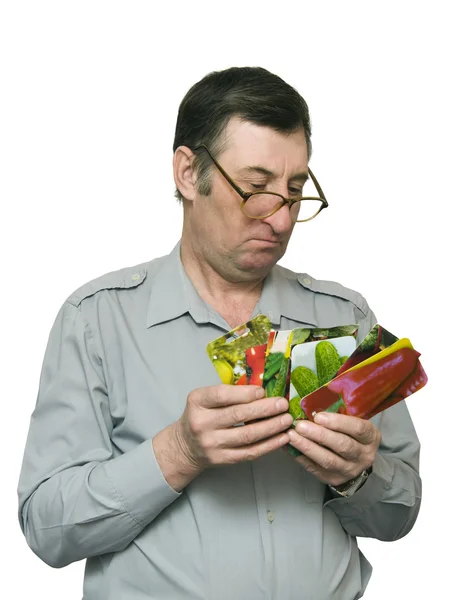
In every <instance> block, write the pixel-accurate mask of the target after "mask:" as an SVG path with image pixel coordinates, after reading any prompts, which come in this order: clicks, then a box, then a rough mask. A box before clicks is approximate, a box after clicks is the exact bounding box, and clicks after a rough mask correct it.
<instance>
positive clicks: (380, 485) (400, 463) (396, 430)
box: [326, 310, 422, 541]
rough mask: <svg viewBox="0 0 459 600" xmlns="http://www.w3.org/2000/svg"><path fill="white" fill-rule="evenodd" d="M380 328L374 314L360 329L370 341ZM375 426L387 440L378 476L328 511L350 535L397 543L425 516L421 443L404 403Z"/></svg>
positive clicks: (331, 503)
mask: <svg viewBox="0 0 459 600" xmlns="http://www.w3.org/2000/svg"><path fill="white" fill-rule="evenodd" d="M375 323H376V318H375V316H374V314H373V312H372V311H371V310H369V311H368V313H367V315H366V317H365V320H364V321H363V323H362V324H361V326H360V329H361V330H363V335H364V336H365V335H366V334H367V333H368V331H369V330H370V329H371V327H372V326H373V325H374V324H375ZM371 420H372V422H373V423H374V424H375V425H376V427H378V429H379V430H380V431H381V435H382V441H381V445H380V447H379V451H378V454H377V455H376V459H375V462H374V463H373V469H372V473H371V474H370V476H369V477H368V479H367V481H366V482H365V484H364V485H363V486H362V487H361V488H360V489H359V490H357V492H356V493H355V494H354V495H353V496H351V497H350V498H342V497H340V498H334V499H331V500H329V501H328V502H327V503H326V506H328V507H329V508H330V509H331V510H333V511H334V512H335V514H336V515H337V516H338V517H339V519H340V522H341V525H342V526H343V527H344V529H345V530H346V531H347V532H348V533H349V534H350V535H353V536H361V537H371V538H376V539H379V540H384V541H393V540H397V539H400V538H401V537H403V536H404V535H406V534H407V533H408V532H409V531H410V530H411V529H412V527H413V525H414V523H415V521H416V518H417V516H418V513H419V509H420V505H421V492H422V483H421V478H420V474H419V456H420V443H419V439H418V437H417V434H416V431H415V428H414V425H413V422H412V420H411V417H410V414H409V411H408V408H407V405H406V402H405V401H404V400H402V401H401V402H399V403H398V404H396V405H394V406H392V407H390V408H388V409H387V410H385V411H382V412H381V413H379V414H378V415H376V416H375V417H373V419H371Z"/></svg>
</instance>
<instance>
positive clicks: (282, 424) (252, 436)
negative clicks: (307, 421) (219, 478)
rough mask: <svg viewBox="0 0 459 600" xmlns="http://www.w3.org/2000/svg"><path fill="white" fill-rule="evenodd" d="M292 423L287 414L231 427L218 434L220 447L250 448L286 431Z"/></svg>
mask: <svg viewBox="0 0 459 600" xmlns="http://www.w3.org/2000/svg"><path fill="white" fill-rule="evenodd" d="M292 423H293V418H292V416H291V415H289V414H288V413H284V414H283V415H278V416H276V417H272V418H270V419H262V420H261V421H258V422H257V423H251V424H250V425H243V426H241V427H232V428H231V429H225V430H223V431H219V432H218V436H219V440H220V442H221V445H222V446H223V447H226V448H237V447H242V446H251V445H253V444H255V443H257V442H259V441H261V440H265V439H268V438H270V437H273V436H274V435H277V434H278V433H282V432H283V431H286V430H287V429H288V428H289V427H290V426H291V425H292Z"/></svg>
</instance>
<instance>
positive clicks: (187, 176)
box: [173, 146, 196, 201]
mask: <svg viewBox="0 0 459 600" xmlns="http://www.w3.org/2000/svg"><path fill="white" fill-rule="evenodd" d="M194 158H195V156H194V154H193V152H192V151H191V150H190V149H189V148H187V147H186V146H179V147H178V148H177V150H176V151H175V152H174V159H173V168H174V181H175V186H176V188H177V189H178V191H179V192H180V193H181V194H182V196H183V197H184V198H185V200H190V201H193V200H194V199H195V196H196V174H195V172H194V171H193V161H194Z"/></svg>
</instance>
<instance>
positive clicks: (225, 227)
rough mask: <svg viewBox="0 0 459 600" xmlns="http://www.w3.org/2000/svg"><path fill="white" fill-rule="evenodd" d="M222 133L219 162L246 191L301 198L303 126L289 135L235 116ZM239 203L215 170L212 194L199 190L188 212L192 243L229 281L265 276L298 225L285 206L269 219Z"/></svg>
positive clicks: (305, 161)
mask: <svg viewBox="0 0 459 600" xmlns="http://www.w3.org/2000/svg"><path fill="white" fill-rule="evenodd" d="M224 135H225V146H224V148H225V149H224V150H223V152H222V153H221V154H220V155H219V156H218V158H217V160H218V162H219V163H220V164H221V166H222V167H223V169H225V171H226V172H227V173H228V175H229V176H230V177H231V178H232V179H233V180H234V181H235V182H236V183H237V184H238V186H239V187H240V188H241V189H242V190H244V191H247V192H252V191H259V190H260V189H266V190H268V191H272V192H277V193H279V194H282V195H283V196H285V197H293V196H298V190H301V188H302V185H303V184H304V182H305V179H306V174H307V169H308V153H307V146H306V138H305V134H304V131H303V130H302V129H301V130H298V131H296V132H294V133H292V134H288V135H285V134H281V133H278V132H276V131H274V130H273V129H271V128H269V127H261V126H258V125H254V124H253V123H249V122H244V121H241V120H240V119H235V118H233V119H231V120H230V122H229V123H228V126H227V129H226V132H225V134H224ZM241 202H242V198H241V197H240V196H239V194H237V192H236V191H235V190H234V189H233V188H232V187H231V186H230V184H229V183H228V181H227V180H226V179H225V178H224V177H223V175H222V174H221V173H220V172H219V171H218V170H217V169H215V170H214V173H213V176H212V191H211V194H210V195H209V196H201V195H199V194H198V195H197V196H196V198H195V200H194V202H193V206H192V208H191V210H190V211H189V212H190V214H189V215H186V218H187V219H188V218H189V219H190V222H189V225H190V227H191V233H192V237H193V245H194V247H195V248H196V244H197V245H198V247H199V251H200V252H201V253H202V254H203V256H204V257H205V258H206V260H207V261H208V262H209V264H211V265H212V266H213V267H214V268H215V269H216V270H217V272H219V273H220V274H221V275H223V276H224V277H225V278H226V279H228V280H231V281H238V280H239V281H242V280H249V279H251V278H254V277H255V278H256V277H263V276H265V275H266V274H267V273H268V272H269V270H270V269H271V268H272V267H273V266H274V265H275V264H276V263H277V261H278V260H279V259H280V258H281V257H282V256H283V255H284V253H285V251H286V249H287V244H288V242H289V239H290V236H291V234H292V231H293V227H294V222H292V216H291V213H290V210H289V208H288V206H287V205H286V206H283V207H282V208H281V209H280V210H279V211H277V212H276V213H275V214H274V215H272V216H271V217H268V218H266V219H262V220H254V219H249V218H248V217H246V216H245V215H244V213H243V212H242V211H241V209H240V205H241ZM293 210H294V209H292V214H293Z"/></svg>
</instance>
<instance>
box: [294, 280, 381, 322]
mask: <svg viewBox="0 0 459 600" xmlns="http://www.w3.org/2000/svg"><path fill="white" fill-rule="evenodd" d="M297 281H298V282H299V283H300V284H301V285H302V286H303V287H304V288H306V289H307V290H311V291H312V292H316V293H318V294H326V295H327V296H335V297H337V298H342V299H343V300H347V301H348V302H351V303H352V304H354V306H356V307H357V308H358V309H359V310H360V311H361V312H362V313H363V314H364V315H365V316H367V314H368V311H369V310H370V308H369V306H368V303H367V301H366V300H365V298H364V297H363V296H362V294H360V293H359V292H356V291H355V290H352V289H350V288H347V287H344V285H341V284H340V283H337V282H336V281H325V280H322V279H314V278H313V277H311V276H310V275H308V274H307V273H298V276H297Z"/></svg>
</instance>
